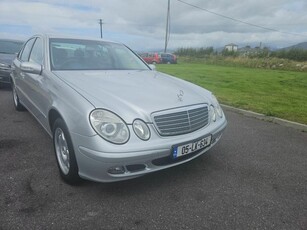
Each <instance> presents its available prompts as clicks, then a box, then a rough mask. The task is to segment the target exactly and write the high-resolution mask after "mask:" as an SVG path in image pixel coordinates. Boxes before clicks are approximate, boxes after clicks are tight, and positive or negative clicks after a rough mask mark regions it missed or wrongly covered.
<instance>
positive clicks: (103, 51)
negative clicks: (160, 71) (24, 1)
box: [50, 38, 148, 70]
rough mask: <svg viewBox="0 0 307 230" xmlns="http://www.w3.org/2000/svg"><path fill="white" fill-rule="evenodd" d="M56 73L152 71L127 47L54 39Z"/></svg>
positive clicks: (105, 43) (52, 62)
mask: <svg viewBox="0 0 307 230" xmlns="http://www.w3.org/2000/svg"><path fill="white" fill-rule="evenodd" d="M50 61H51V68H52V70H148V67H147V66H146V65H145V64H144V63H143V61H142V60H141V59H140V58H139V57H138V56H136V55H135V54H134V53H133V52H132V51H131V50H129V49H128V48H127V47H126V46H124V45H121V44H117V43H111V42H104V41H91V40H79V39H63V38H61V39H59V38H52V39H50Z"/></svg>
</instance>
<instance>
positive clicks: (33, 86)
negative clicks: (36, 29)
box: [25, 37, 50, 127]
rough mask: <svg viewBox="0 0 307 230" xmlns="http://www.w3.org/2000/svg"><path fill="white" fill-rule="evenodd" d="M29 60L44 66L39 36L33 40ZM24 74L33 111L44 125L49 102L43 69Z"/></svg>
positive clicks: (41, 42)
mask: <svg viewBox="0 0 307 230" xmlns="http://www.w3.org/2000/svg"><path fill="white" fill-rule="evenodd" d="M29 62H33V63H36V64H39V65H41V66H44V53H43V40H42V38H40V37H38V38H36V40H35V43H34V45H33V48H32V51H31V54H30V57H29ZM25 75H26V77H25V79H26V80H25V84H26V85H27V86H26V87H27V88H28V96H29V98H30V99H31V103H32V105H33V113H34V115H35V116H36V118H37V119H38V120H39V121H40V123H41V124H42V125H43V126H44V127H46V125H47V111H48V106H49V104H50V103H49V101H50V100H49V98H50V96H49V94H48V84H47V76H45V75H44V71H42V73H41V74H33V73H25Z"/></svg>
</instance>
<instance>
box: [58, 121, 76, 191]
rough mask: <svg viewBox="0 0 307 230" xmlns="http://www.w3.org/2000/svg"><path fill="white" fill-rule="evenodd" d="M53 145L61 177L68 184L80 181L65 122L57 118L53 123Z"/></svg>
mask: <svg viewBox="0 0 307 230" xmlns="http://www.w3.org/2000/svg"><path fill="white" fill-rule="evenodd" d="M53 147H54V152H55V156H56V160H57V164H58V167H59V171H60V175H61V178H62V179H63V180H64V181H65V182H66V183H68V184H70V185H76V184H79V183H80V182H81V178H80V177H79V174H78V172H79V169H78V164H77V161H76V156H75V152H74V149H73V145H72V141H71V138H70V135H69V132H68V129H67V126H66V124H65V122H64V121H63V120H62V119H61V118H58V119H56V121H55V122H54V125H53Z"/></svg>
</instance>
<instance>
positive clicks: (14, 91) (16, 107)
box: [11, 83, 26, 111]
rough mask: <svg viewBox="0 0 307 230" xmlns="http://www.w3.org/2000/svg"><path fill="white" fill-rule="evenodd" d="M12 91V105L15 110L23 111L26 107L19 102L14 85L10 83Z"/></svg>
mask: <svg viewBox="0 0 307 230" xmlns="http://www.w3.org/2000/svg"><path fill="white" fill-rule="evenodd" d="M11 86H12V93H13V102H14V107H15V109H16V110H17V111H24V110H26V108H25V107H24V106H23V105H22V104H21V103H20V101H19V97H18V94H17V91H16V87H15V85H14V84H13V83H12V85H11Z"/></svg>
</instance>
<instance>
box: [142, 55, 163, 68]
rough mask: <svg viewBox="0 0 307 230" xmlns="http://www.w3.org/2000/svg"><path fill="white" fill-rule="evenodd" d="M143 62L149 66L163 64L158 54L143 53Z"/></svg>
mask: <svg viewBox="0 0 307 230" xmlns="http://www.w3.org/2000/svg"><path fill="white" fill-rule="evenodd" d="M139 55H140V56H141V58H143V60H144V61H145V62H146V63H148V64H154V65H155V64H159V63H161V57H160V56H159V54H158V53H141V54H139Z"/></svg>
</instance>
